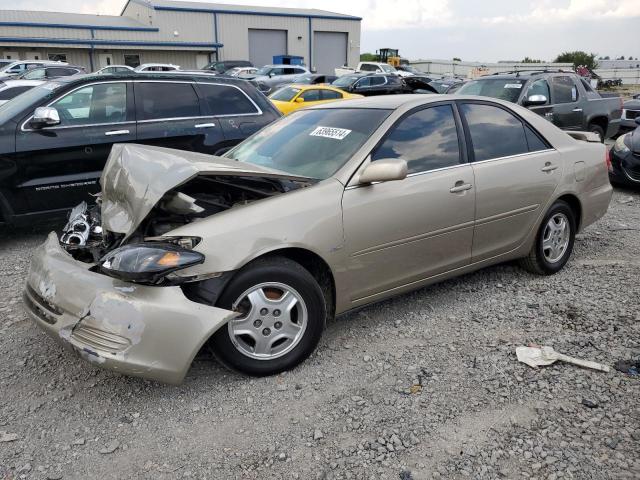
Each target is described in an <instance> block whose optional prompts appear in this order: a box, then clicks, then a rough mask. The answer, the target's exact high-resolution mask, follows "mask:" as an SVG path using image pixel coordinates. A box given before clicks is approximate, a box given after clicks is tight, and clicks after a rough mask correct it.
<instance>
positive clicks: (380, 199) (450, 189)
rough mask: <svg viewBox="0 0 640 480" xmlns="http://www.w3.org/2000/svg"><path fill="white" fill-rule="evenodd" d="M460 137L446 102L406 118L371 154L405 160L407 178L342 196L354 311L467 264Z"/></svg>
mask: <svg viewBox="0 0 640 480" xmlns="http://www.w3.org/2000/svg"><path fill="white" fill-rule="evenodd" d="M460 132H461V129H460V128H459V122H458V121H457V119H456V112H455V109H454V106H453V105H452V104H450V103H443V104H439V105H434V106H431V105H429V106H428V107H426V108H424V107H420V108H419V109H417V110H414V111H411V112H409V113H408V114H406V115H405V116H404V117H402V118H401V119H400V120H398V121H397V122H396V124H395V125H394V126H393V127H392V128H391V129H390V130H389V132H388V133H387V136H386V138H385V139H384V140H383V141H382V142H381V143H380V145H379V146H378V147H376V148H375V149H374V150H373V152H372V154H371V160H372V161H373V162H375V161H377V160H381V159H387V158H401V159H404V160H406V161H407V166H408V172H409V173H408V176H407V178H405V179H404V180H400V181H392V182H383V183H378V184H372V185H358V184H354V185H351V186H349V187H347V189H346V190H345V193H344V197H343V219H344V220H343V223H344V235H345V242H346V249H347V253H348V276H349V281H350V283H351V284H352V285H354V286H355V287H354V289H353V291H354V296H353V298H352V301H353V302H354V303H355V304H358V303H366V302H367V301H369V300H370V299H371V297H374V296H375V295H377V294H382V293H384V292H388V291H391V290H393V289H397V288H402V287H403V286H406V285H409V284H411V283H414V282H419V281H421V280H424V279H426V278H429V277H432V276H434V275H438V274H440V273H443V272H446V271H448V270H452V269H455V268H459V267H462V266H465V265H467V264H469V262H470V260H471V245H472V240H473V219H474V213H475V187H474V183H475V182H474V179H473V170H472V168H471V166H470V165H469V164H468V163H466V157H465V149H464V148H463V145H464V143H463V140H462V138H461V134H460Z"/></svg>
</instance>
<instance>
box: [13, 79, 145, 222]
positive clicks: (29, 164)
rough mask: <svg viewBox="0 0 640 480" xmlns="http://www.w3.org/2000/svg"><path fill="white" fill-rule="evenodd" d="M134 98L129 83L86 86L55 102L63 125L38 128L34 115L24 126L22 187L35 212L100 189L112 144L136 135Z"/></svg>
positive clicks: (19, 151)
mask: <svg viewBox="0 0 640 480" xmlns="http://www.w3.org/2000/svg"><path fill="white" fill-rule="evenodd" d="M132 97H133V91H132V89H131V84H130V83H126V82H101V83H94V84H89V85H83V86H81V87H78V88H76V89H74V90H72V91H70V92H68V93H65V94H63V95H62V96H61V97H59V98H58V99H56V100H54V101H52V102H50V103H49V105H50V106H52V107H54V108H56V110H57V111H58V115H59V116H60V124H59V125H56V126H52V127H45V128H40V129H34V128H32V127H31V126H30V124H29V119H30V117H31V116H29V117H27V118H25V119H24V120H23V121H22V122H21V123H20V124H19V125H18V129H17V132H16V155H17V157H18V161H17V164H18V165H19V168H20V169H21V170H22V172H21V175H20V176H21V177H22V178H23V182H21V184H19V185H18V187H17V188H18V189H22V190H23V191H24V192H25V193H26V197H27V198H28V203H29V205H28V207H29V208H28V210H29V211H32V212H43V211H55V210H61V209H67V208H70V207H73V206H74V205H76V204H77V203H79V202H80V201H82V200H90V198H89V197H88V193H96V192H98V191H99V185H98V179H99V178H100V174H101V173H102V169H103V167H104V164H105V162H106V160H107V157H108V156H109V153H110V152H111V146H112V145H113V144H114V143H115V142H132V141H135V139H136V128H135V127H136V125H135V121H134V111H133V100H132ZM25 211H26V209H25ZM16 213H20V212H16Z"/></svg>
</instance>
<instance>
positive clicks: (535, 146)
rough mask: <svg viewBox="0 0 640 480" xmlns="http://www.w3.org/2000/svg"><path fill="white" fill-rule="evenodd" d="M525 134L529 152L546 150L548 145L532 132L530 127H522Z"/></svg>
mask: <svg viewBox="0 0 640 480" xmlns="http://www.w3.org/2000/svg"><path fill="white" fill-rule="evenodd" d="M524 131H525V134H526V136H527V144H528V145H529V151H530V152H538V151H540V150H546V149H548V148H549V146H548V145H547V144H546V143H545V142H544V141H543V140H542V139H541V138H540V137H539V136H538V134H537V133H536V132H534V131H533V130H532V129H531V127H529V126H525V127H524Z"/></svg>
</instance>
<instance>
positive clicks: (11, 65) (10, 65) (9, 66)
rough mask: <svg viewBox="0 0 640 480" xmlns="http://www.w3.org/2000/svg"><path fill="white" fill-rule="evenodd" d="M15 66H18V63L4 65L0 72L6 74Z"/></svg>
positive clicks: (0, 66)
mask: <svg viewBox="0 0 640 480" xmlns="http://www.w3.org/2000/svg"><path fill="white" fill-rule="evenodd" d="M14 65H18V62H10V63H3V64H2V65H0V72H6V71H7V70H9V69H10V68H11V67H13V66H14Z"/></svg>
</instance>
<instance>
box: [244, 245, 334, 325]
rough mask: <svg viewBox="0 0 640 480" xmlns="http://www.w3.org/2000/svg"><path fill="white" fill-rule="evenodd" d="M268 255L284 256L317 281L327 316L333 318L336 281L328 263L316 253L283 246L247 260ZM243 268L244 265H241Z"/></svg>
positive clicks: (254, 259)
mask: <svg viewBox="0 0 640 480" xmlns="http://www.w3.org/2000/svg"><path fill="white" fill-rule="evenodd" d="M270 257H285V258H288V259H289V260H292V261H294V262H296V263H298V264H300V265H302V267H303V268H304V269H305V270H307V271H308V272H309V273H310V274H311V275H312V276H313V277H314V278H315V279H316V280H317V282H318V284H319V285H320V288H322V291H323V293H324V296H325V300H326V303H327V317H328V318H333V316H334V314H335V309H336V282H335V276H334V274H333V271H332V270H331V267H330V266H329V264H328V263H327V262H326V261H325V259H324V258H322V257H321V256H320V255H318V254H317V253H315V252H313V251H311V250H308V249H306V248H301V247H283V248H278V249H276V250H271V251H269V252H266V253H263V254H261V255H259V256H257V257H255V258H253V259H252V260H251V262H248V263H247V264H246V265H245V267H246V266H247V265H249V264H251V263H252V262H254V261H256V260H261V259H264V258H270ZM243 268H244V267H243Z"/></svg>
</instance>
